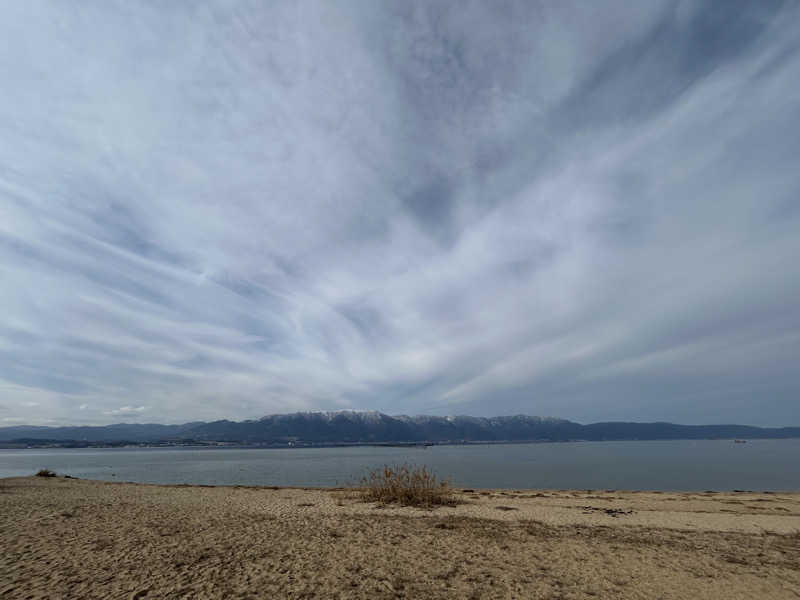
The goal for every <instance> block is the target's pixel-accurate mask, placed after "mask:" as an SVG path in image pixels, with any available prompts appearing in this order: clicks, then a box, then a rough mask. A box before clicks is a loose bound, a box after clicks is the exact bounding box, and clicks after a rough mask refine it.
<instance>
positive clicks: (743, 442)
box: [733, 440, 747, 444]
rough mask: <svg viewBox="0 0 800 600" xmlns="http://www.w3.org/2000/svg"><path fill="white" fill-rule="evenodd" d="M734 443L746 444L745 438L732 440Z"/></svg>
mask: <svg viewBox="0 0 800 600" xmlns="http://www.w3.org/2000/svg"><path fill="white" fill-rule="evenodd" d="M733 443H734V444H746V443H747V440H733Z"/></svg>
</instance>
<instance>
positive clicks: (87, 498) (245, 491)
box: [0, 477, 800, 599]
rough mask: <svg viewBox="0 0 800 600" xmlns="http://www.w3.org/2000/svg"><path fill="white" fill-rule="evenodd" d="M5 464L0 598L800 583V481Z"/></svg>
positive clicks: (754, 591) (787, 591)
mask: <svg viewBox="0 0 800 600" xmlns="http://www.w3.org/2000/svg"><path fill="white" fill-rule="evenodd" d="M457 495H458V497H459V499H460V500H462V501H463V502H462V503H461V504H459V505H457V506H453V507H440V508H437V509H433V510H423V509H417V508H399V507H381V506H378V505H375V504H371V503H364V502H361V501H360V500H359V499H358V498H357V497H356V496H355V495H354V493H353V491H351V490H319V489H296V488H263V487H259V488H256V487H252V488H251V487H201V486H157V485H145V484H132V483H127V484H126V483H108V482H97V481H85V480H78V479H67V478H61V477H56V478H37V477H26V478H12V479H0V598H125V599H130V598H284V597H285V598H563V599H579V598H664V599H668V598H676V599H677V598H694V597H702V598H705V599H714V598H726V599H734V598H775V599H779V598H800V494H789V493H752V492H746V493H713V492H702V493H654V492H618V491H526V490H518V491H512V490H497V491H490V490H474V491H473V490H459V491H458V494H457Z"/></svg>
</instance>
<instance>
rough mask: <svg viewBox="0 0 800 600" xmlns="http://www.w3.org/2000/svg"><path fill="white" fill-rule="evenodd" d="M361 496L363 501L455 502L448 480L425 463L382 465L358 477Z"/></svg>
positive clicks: (401, 503) (403, 504)
mask: <svg viewBox="0 0 800 600" xmlns="http://www.w3.org/2000/svg"><path fill="white" fill-rule="evenodd" d="M361 497H362V499H363V500H365V501H367V502H380V503H381V504H391V503H394V504H400V505H402V506H423V507H431V506H445V505H446V506H452V505H454V504H457V503H458V500H457V499H456V497H455V496H454V495H453V491H452V488H451V487H450V483H449V482H447V481H446V480H443V479H440V478H439V477H437V476H436V475H435V474H434V473H433V472H432V471H430V470H428V467H426V466H422V467H416V466H413V465H400V466H394V467H390V466H384V467H383V468H382V469H375V470H373V471H371V472H370V473H369V474H368V475H367V476H366V477H363V478H362V479H361Z"/></svg>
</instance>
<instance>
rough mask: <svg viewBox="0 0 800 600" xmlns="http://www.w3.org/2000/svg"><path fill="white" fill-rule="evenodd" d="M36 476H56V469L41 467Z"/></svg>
mask: <svg viewBox="0 0 800 600" xmlns="http://www.w3.org/2000/svg"><path fill="white" fill-rule="evenodd" d="M36 476H37V477H55V476H56V472H55V471H51V470H50V469H39V470H38V471H37V472H36Z"/></svg>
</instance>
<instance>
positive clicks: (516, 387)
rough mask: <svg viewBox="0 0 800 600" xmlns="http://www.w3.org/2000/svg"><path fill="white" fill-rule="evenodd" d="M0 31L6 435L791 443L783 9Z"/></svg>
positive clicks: (105, 10) (561, 11)
mask: <svg viewBox="0 0 800 600" xmlns="http://www.w3.org/2000/svg"><path fill="white" fill-rule="evenodd" d="M4 14H5V18H4V19H2V20H0V36H2V38H3V39H4V40H6V44H5V48H6V50H4V52H3V53H2V54H0V74H2V76H3V81H4V82H5V84H6V85H5V86H4V88H5V91H4V94H3V97H2V98H0V131H2V134H1V135H0V139H2V140H3V142H2V143H0V281H2V285H0V308H2V311H3V315H4V316H3V319H1V320H0V391H1V392H2V399H3V404H4V405H5V406H6V408H7V410H6V411H4V415H5V414H6V413H9V416H8V417H6V418H12V419H17V418H19V419H24V420H25V421H27V422H31V423H50V422H58V423H69V422H81V423H88V422H91V423H105V422H110V421H113V420H115V419H120V418H125V419H126V420H129V419H132V420H136V419H139V418H140V417H143V415H145V414H146V417H147V419H148V420H150V421H165V422H178V421H186V420H190V419H191V420H193V419H214V418H249V417H257V416H260V415H262V414H264V413H270V412H282V411H288V410H297V409H303V410H305V409H330V408H375V409H379V410H384V411H387V412H390V413H401V412H407V413H416V412H434V413H472V414H498V413H511V412H525V413H531V414H552V415H558V416H563V417H568V418H574V419H577V420H600V419H619V418H626V419H669V420H677V421H695V422H710V421H721V420H724V421H742V422H751V423H761V424H783V423H784V422H787V421H790V420H791V419H793V418H795V417H794V415H795V410H794V408H793V406H794V405H793V403H794V401H795V399H796V397H797V393H798V391H800V379H798V376H797V373H796V368H795V367H794V365H793V362H794V361H793V356H796V355H798V354H799V353H800V311H799V310H798V309H797V307H796V306H795V305H796V302H795V301H794V298H796V297H798V292H800V275H798V273H800V272H799V271H798V270H797V269H794V268H792V267H793V257H794V256H797V255H798V254H800V238H798V236H797V235H796V233H797V231H798V228H799V227H800V210H798V206H800V205H798V203H797V197H798V191H800V177H798V175H797V173H796V168H795V165H796V163H797V159H798V156H800V143H799V142H798V140H800V135H798V126H797V123H798V122H800V120H799V119H798V117H800V114H798V112H799V109H798V106H800V103H798V93H800V86H799V85H798V83H797V82H798V81H800V77H799V76H800V54H798V46H797V43H796V33H795V31H796V29H797V27H798V25H800V12H798V10H797V8H796V7H795V6H793V5H792V4H789V3H769V2H765V3H757V4H754V3H744V2H742V3H733V4H732V3H730V2H724V3H714V2H711V3H686V2H684V3H674V2H652V3H646V4H641V5H635V6H632V5H631V4H630V3H621V2H620V3H617V2H605V3H602V4H596V5H592V6H586V5H585V4H570V3H561V4H558V5H553V4H547V3H543V4H539V3H531V2H520V3H513V2H512V3H507V4H504V5H503V6H502V7H501V6H499V5H496V4H493V3H473V4H468V5H465V4H463V3H441V2H439V3H433V4H431V3H416V2H407V3H402V4H397V5H391V4H376V3H360V2H350V3H347V2H346V3H338V4H336V5H333V4H330V5H329V4H320V3H305V2H292V3H273V4H270V5H269V6H255V5H227V4H224V3H207V4H204V5H202V6H188V5H178V4H175V5H152V6H151V5H130V4H124V3H114V2H109V3H103V4H98V5H95V6H85V7H83V8H82V9H81V10H79V11H78V10H74V9H73V8H71V7H70V8H67V7H66V6H62V5H59V4H57V3H50V4H48V3H45V4H26V3H20V4H18V5H14V6H8V7H4ZM145 407H150V408H149V409H147V410H146V409H145Z"/></svg>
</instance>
